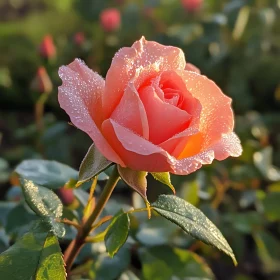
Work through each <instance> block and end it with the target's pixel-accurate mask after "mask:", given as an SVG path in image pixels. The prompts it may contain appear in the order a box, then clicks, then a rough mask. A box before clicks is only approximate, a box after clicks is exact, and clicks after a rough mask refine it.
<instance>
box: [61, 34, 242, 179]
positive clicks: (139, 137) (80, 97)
mask: <svg viewBox="0 0 280 280" xmlns="http://www.w3.org/2000/svg"><path fill="white" fill-rule="evenodd" d="M185 68H186V61H185V56H184V53H183V51H182V50H181V49H179V48H176V47H172V46H164V45H161V44H159V43H157V42H153V41H147V40H145V38H143V37H142V38H141V40H139V41H136V42H135V43H134V44H133V45H132V47H124V48H121V49H120V50H119V51H118V52H117V53H116V55H115V57H114V58H113V61H112V64H111V66H110V68H109V70H108V72H107V75H106V79H105V80H104V79H103V78H102V77H101V76H99V75H98V74H97V73H95V72H93V71H92V70H90V69H89V68H88V67H87V66H86V65H85V63H84V62H82V61H81V60H79V59H76V60H74V61H73V62H72V63H71V64H69V65H68V66H62V67H61V68H60V69H59V76H60V78H61V79H62V86H60V87H59V90H58V100H59V103H60V106H61V107H62V108H63V109H64V110H65V111H66V112H67V113H68V115H69V116H70V119H71V122H72V123H73V124H74V125H75V126H76V127H77V128H79V129H81V130H83V131H84V132H86V133H87V134H88V135H89V136H90V137H91V139H92V140H93V142H94V144H95V146H96V148H97V149H98V150H99V151H100V152H101V153H102V154H103V155H104V156H105V157H106V158H107V159H108V160H110V161H112V162H114V163H117V164H119V165H120V166H122V167H128V168H130V169H132V170H139V171H147V172H171V173H174V174H178V175H186V174H189V173H191V172H194V171H196V170H197V169H199V168H201V167H202V165H204V164H210V163H212V161H213V160H214V159H217V160H224V159H226V158H227V157H229V156H234V157H237V156H240V154H241V152H242V148H241V145H240V140H239V139H238V137H237V136H236V134H235V133H234V132H233V128H234V115H233V112H232V108H231V99H230V98H229V97H228V96H226V95H224V94H223V92H222V91H221V89H220V88H219V87H218V86H217V85H216V84H215V83H214V82H213V81H211V80H210V79H208V78H207V77H206V76H203V75H201V74H199V73H197V71H188V69H187V70H186V69H185Z"/></svg>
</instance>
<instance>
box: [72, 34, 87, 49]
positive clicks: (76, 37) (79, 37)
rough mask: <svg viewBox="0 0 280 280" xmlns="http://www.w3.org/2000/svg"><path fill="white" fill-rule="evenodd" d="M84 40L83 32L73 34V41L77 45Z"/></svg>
mask: <svg viewBox="0 0 280 280" xmlns="http://www.w3.org/2000/svg"><path fill="white" fill-rule="evenodd" d="M84 41H85V34H84V33H83V32H77V33H76V34H75V35H74V43H75V44H76V45H77V46H81V45H82V44H83V43H84Z"/></svg>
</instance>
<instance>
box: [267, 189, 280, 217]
mask: <svg viewBox="0 0 280 280" xmlns="http://www.w3.org/2000/svg"><path fill="white" fill-rule="evenodd" d="M279 201H280V192H271V193H268V194H267V195H266V197H265V198H264V200H263V206H264V213H265V215H266V216H267V217H268V219H269V220H271V221H277V220H280V203H279Z"/></svg>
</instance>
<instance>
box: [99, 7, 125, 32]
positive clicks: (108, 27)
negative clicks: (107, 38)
mask: <svg viewBox="0 0 280 280" xmlns="http://www.w3.org/2000/svg"><path fill="white" fill-rule="evenodd" d="M100 24H101V26H102V28H103V29H104V30H105V31H107V32H110V31H114V30H116V29H118V28H119V27H120V24H121V15H120V12H119V10H117V9H115V8H110V9H105V10H103V11H102V12H101V14H100Z"/></svg>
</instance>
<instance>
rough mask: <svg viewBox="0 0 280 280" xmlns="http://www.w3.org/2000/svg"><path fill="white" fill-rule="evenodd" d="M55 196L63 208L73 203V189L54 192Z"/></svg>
mask: <svg viewBox="0 0 280 280" xmlns="http://www.w3.org/2000/svg"><path fill="white" fill-rule="evenodd" d="M56 194H57V195H58V197H59V198H60V199H61V201H62V203H63V204H64V205H65V206H69V205H71V204H72V203H73V202H74V201H75V196H74V193H73V189H66V188H64V187H63V188H61V189H58V190H57V191H56Z"/></svg>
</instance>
